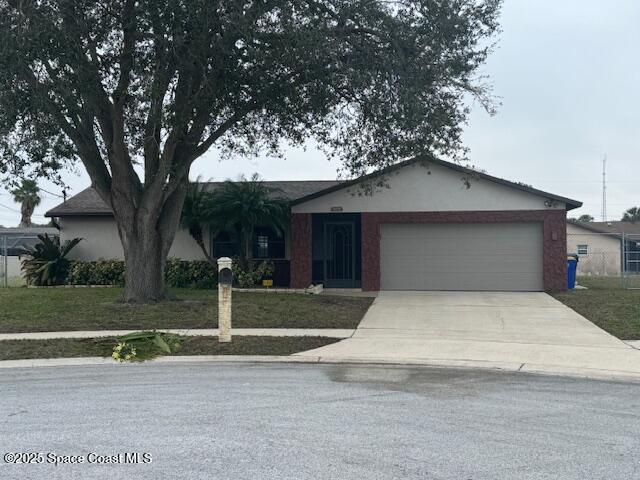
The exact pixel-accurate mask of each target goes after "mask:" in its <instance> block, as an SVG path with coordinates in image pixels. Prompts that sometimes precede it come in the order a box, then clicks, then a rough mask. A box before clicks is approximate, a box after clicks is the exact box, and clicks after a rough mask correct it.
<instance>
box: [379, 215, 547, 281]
mask: <svg viewBox="0 0 640 480" xmlns="http://www.w3.org/2000/svg"><path fill="white" fill-rule="evenodd" d="M542 228H543V227H542V224H541V223H538V222H532V223H478V224H473V223H443V224H437V223H431V224H429V223H425V224H420V223H406V224H404V223H403V224H393V223H387V224H381V225H380V288H381V289H382V290H469V291H473V290H478V291H481V290H484V291H541V290H543V289H544V283H543V235H542V231H543V230H542Z"/></svg>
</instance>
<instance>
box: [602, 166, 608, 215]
mask: <svg viewBox="0 0 640 480" xmlns="http://www.w3.org/2000/svg"><path fill="white" fill-rule="evenodd" d="M602 221H603V222H606V221H607V154H606V153H605V154H604V156H603V157H602Z"/></svg>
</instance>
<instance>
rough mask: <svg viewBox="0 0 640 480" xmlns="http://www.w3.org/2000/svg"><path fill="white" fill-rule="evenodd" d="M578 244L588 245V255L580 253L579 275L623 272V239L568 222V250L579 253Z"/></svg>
mask: <svg viewBox="0 0 640 480" xmlns="http://www.w3.org/2000/svg"><path fill="white" fill-rule="evenodd" d="M578 245H587V252H588V253H587V255H580V258H579V261H578V275H608V276H619V275H620V274H621V262H622V248H621V240H620V238H618V237H617V236H615V235H611V234H606V233H596V232H592V231H591V230H587V229H586V228H581V227H580V226H578V225H574V224H572V223H567V252H569V253H577V252H578Z"/></svg>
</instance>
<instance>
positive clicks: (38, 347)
mask: <svg viewBox="0 0 640 480" xmlns="http://www.w3.org/2000/svg"><path fill="white" fill-rule="evenodd" d="M338 340H339V339H337V338H327V337H239V336H236V337H234V338H233V341H232V342H231V343H218V337H185V339H184V342H183V343H182V346H181V348H180V349H179V350H178V351H177V352H175V353H172V354H171V355H291V354H292V353H297V352H303V351H305V350H311V349H313V348H318V347H322V346H324V345H329V344H330V343H335V342H337V341H338ZM116 343H117V339H115V338H106V337H105V338H56V339H50V340H2V341H0V360H19V359H26V358H71V357H110V356H111V353H112V351H113V346H114V345H115V344H116Z"/></svg>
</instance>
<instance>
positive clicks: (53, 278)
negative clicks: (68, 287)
mask: <svg viewBox="0 0 640 480" xmlns="http://www.w3.org/2000/svg"><path fill="white" fill-rule="evenodd" d="M38 239H40V243H37V244H36V245H34V246H33V248H25V250H24V255H25V257H26V258H24V260H22V270H23V272H24V276H25V279H26V281H27V284H28V285H37V286H50V285H62V284H63V283H65V282H66V281H67V277H68V276H69V268H70V266H71V261H70V260H69V259H68V258H66V257H67V254H68V253H69V252H70V251H71V250H72V249H73V247H75V246H76V245H77V244H78V243H79V242H80V240H82V239H81V238H74V239H73V240H67V241H66V242H64V243H63V244H62V245H60V237H57V236H54V237H50V236H49V235H47V234H46V233H45V234H44V235H38Z"/></svg>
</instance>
